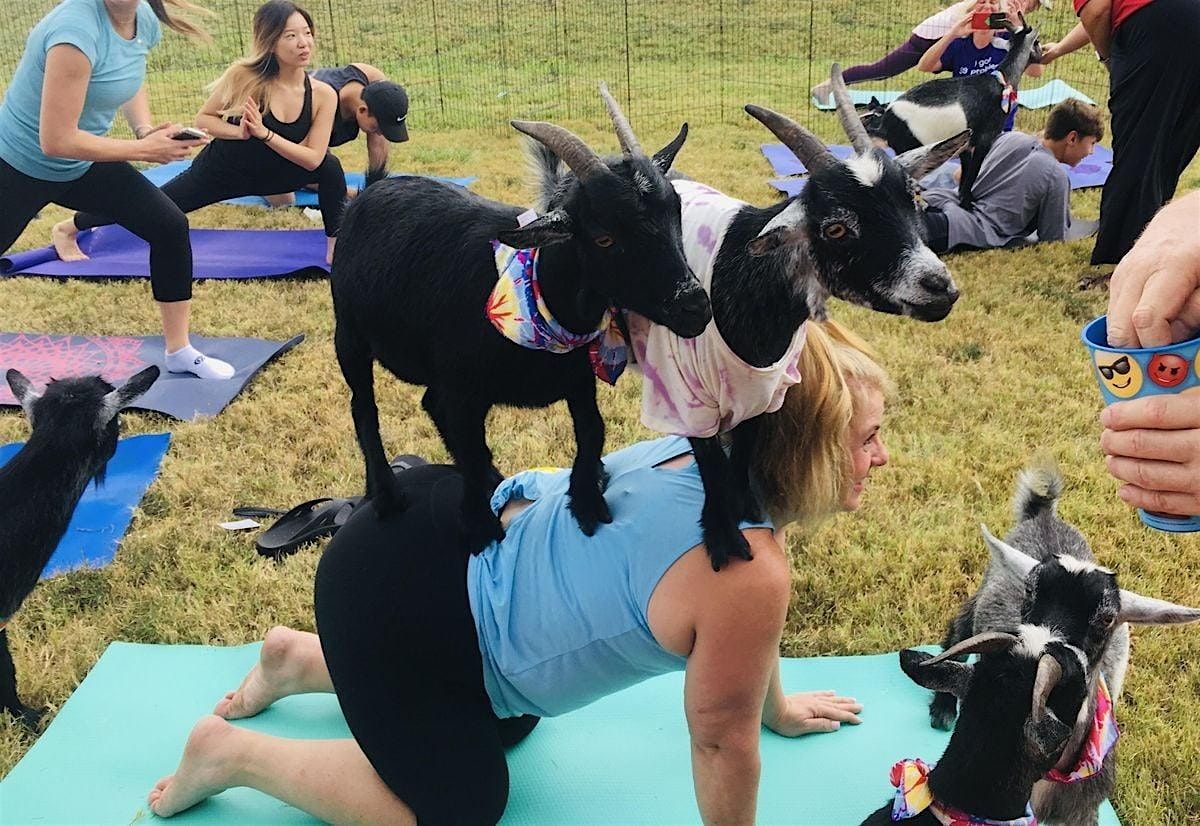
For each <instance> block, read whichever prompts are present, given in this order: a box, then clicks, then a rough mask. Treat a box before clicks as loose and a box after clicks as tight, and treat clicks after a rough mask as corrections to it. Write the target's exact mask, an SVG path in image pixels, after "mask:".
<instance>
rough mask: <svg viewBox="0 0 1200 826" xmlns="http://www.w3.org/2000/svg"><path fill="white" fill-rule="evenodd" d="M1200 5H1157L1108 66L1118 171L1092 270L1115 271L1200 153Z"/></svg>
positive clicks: (1117, 46)
mask: <svg viewBox="0 0 1200 826" xmlns="http://www.w3.org/2000/svg"><path fill="white" fill-rule="evenodd" d="M1198 44H1200V0H1155V2H1153V3H1151V4H1150V5H1148V6H1144V7H1143V8H1141V9H1138V10H1137V11H1136V12H1134V13H1133V14H1132V15H1130V16H1129V18H1128V19H1126V20H1125V22H1124V23H1122V24H1121V26H1120V28H1118V29H1117V31H1116V34H1115V35H1114V36H1113V42H1112V54H1111V56H1110V58H1109V61H1108V69H1109V73H1110V79H1109V82H1110V97H1109V100H1108V108H1109V111H1110V112H1111V113H1112V140H1113V168H1112V172H1111V173H1110V174H1109V176H1108V181H1106V182H1105V184H1104V194H1103V195H1102V196H1101V198H1100V229H1099V231H1098V232H1097V234H1096V246H1095V247H1094V248H1093V250H1092V263H1093V264H1116V263H1118V262H1119V261H1120V260H1121V258H1122V257H1123V256H1124V255H1125V253H1127V252H1129V249H1130V248H1131V247H1132V246H1133V242H1134V241H1136V240H1137V237H1138V235H1140V234H1141V232H1142V230H1143V229H1144V228H1145V226H1146V224H1148V223H1149V222H1150V219H1151V218H1153V217H1154V213H1155V212H1157V211H1158V210H1159V208H1161V207H1162V205H1163V204H1165V203H1166V202H1167V201H1169V200H1170V199H1171V196H1172V194H1173V193H1174V192H1175V187H1176V186H1177V185H1178V184H1179V176H1180V175H1182V174H1183V170H1184V169H1185V168H1186V167H1187V165H1188V164H1189V163H1191V161H1192V158H1194V157H1195V156H1196V150H1197V148H1198V147H1200V48H1197V46H1198Z"/></svg>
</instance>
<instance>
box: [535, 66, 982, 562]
mask: <svg viewBox="0 0 1200 826" xmlns="http://www.w3.org/2000/svg"><path fill="white" fill-rule="evenodd" d="M832 82H833V93H834V97H835V99H836V100H837V101H838V111H839V114H840V116H841V121H842V125H843V127H844V128H845V130H846V133H847V135H848V136H849V137H850V140H851V142H852V143H853V144H854V147H855V149H856V150H857V152H858V154H857V155H856V156H855V157H853V158H851V159H849V160H848V161H840V160H838V159H837V158H836V157H834V155H833V154H832V153H831V152H830V151H829V150H828V149H827V148H826V146H825V144H823V143H822V142H821V141H820V139H818V138H817V137H816V136H815V135H813V134H812V133H811V132H809V131H808V130H806V129H804V128H803V127H802V126H800V125H798V124H796V123H794V122H793V121H791V120H789V119H788V118H786V117H784V116H783V115H780V114H778V113H776V112H772V111H770V110H768V109H763V108H761V107H758V106H747V107H746V111H747V112H749V113H750V114H751V115H752V116H754V117H755V118H757V119H758V120H759V121H761V122H762V123H763V124H764V125H766V126H767V128H768V129H770V130H771V131H772V132H773V133H774V134H775V135H776V137H778V138H779V139H780V140H781V141H783V143H784V144H785V145H787V146H788V148H790V149H791V150H792V151H793V152H794V153H796V155H797V156H798V157H799V158H800V160H801V161H803V162H804V164H805V165H806V166H807V168H808V169H809V171H810V177H809V181H808V184H807V185H806V187H805V188H804V190H803V191H802V192H801V193H800V194H799V195H797V196H795V197H793V198H791V199H788V200H784V201H780V202H779V203H776V204H773V205H771V206H769V207H756V206H752V205H751V204H747V203H744V202H741V201H735V200H734V199H731V198H727V197H726V196H723V195H721V194H720V193H718V192H716V191H715V190H711V189H708V188H706V187H703V186H700V185H697V184H695V183H694V182H692V181H686V180H683V181H681V180H676V181H674V185H675V187H676V189H677V191H678V192H679V193H680V194H681V197H682V205H683V222H684V238H685V250H686V252H687V254H688V263H689V264H690V265H691V267H692V269H693V271H695V272H696V274H697V275H698V276H699V277H700V278H701V279H702V280H703V281H704V282H705V287H706V288H708V289H709V295H710V298H711V300H712V307H713V322H714V323H713V325H710V326H709V327H708V329H707V330H706V331H705V333H704V334H703V336H704V337H705V339H704V341H703V342H701V340H700V339H697V342H701V343H698V344H697V347H700V346H703V347H705V348H711V349H716V348H717V347H721V345H719V344H718V345H712V344H711V342H710V341H709V337H713V336H715V337H718V339H723V340H724V346H723V347H721V350H724V348H728V350H730V351H732V353H733V355H734V356H736V357H737V358H738V359H740V360H741V361H742V362H744V363H745V364H746V365H749V366H750V367H752V368H756V369H758V368H765V367H769V366H772V365H776V364H777V363H781V360H782V359H784V357H785V355H787V354H788V353H789V352H790V351H791V349H792V348H793V345H794V344H795V342H796V341H797V333H798V331H799V330H800V328H801V326H802V325H803V324H804V322H805V321H807V320H808V319H809V318H815V319H818V320H823V319H824V318H825V317H826V309H825V301H826V299H827V297H828V296H829V295H830V294H831V293H832V294H833V295H836V296H838V297H840V298H843V299H845V300H847V301H850V302H853V303H855V304H860V305H863V306H866V307H870V308H872V309H875V310H879V311H881V312H885V313H896V314H903V315H910V316H913V317H915V318H918V319H921V320H924V321H937V320H940V319H942V318H944V317H945V316H946V315H947V314H948V313H949V312H950V308H951V307H952V306H953V304H954V302H955V300H956V299H957V298H958V291H957V289H956V288H955V286H954V281H953V279H952V278H951V276H950V273H949V271H948V270H947V269H946V266H945V264H943V263H942V262H941V261H940V260H938V258H937V256H936V255H934V254H933V252H932V251H930V249H929V248H928V247H927V246H926V245H925V243H924V242H923V241H922V239H921V220H920V215H919V212H920V202H919V200H918V199H917V198H916V192H917V186H916V183H915V181H916V179H917V178H920V177H921V176H922V175H924V174H926V173H927V172H928V171H930V170H932V169H934V168H936V167H937V166H939V165H940V164H942V163H943V162H944V161H946V160H947V159H948V158H950V157H952V156H953V155H954V154H956V153H957V152H958V151H959V150H961V149H962V147H963V145H965V143H966V141H967V135H966V134H965V133H964V134H962V135H959V136H956V137H954V138H951V139H950V140H947V141H943V142H942V143H940V144H938V145H937V146H934V147H924V148H920V149H917V150H914V151H913V152H909V153H907V154H905V155H901V156H900V157H898V158H896V159H895V160H893V159H891V158H889V157H888V156H887V154H886V153H884V152H883V151H882V150H879V149H877V148H876V147H875V146H874V145H873V143H872V142H871V140H870V138H869V137H868V135H867V133H866V130H865V129H864V128H863V126H862V123H861V122H860V121H859V119H858V118H857V116H856V115H855V112H854V106H853V104H852V103H851V102H850V97H849V94H848V93H847V92H846V87H845V84H844V82H843V81H842V76H841V71H840V69H839V68H838V67H837V66H834V70H833V76H832ZM606 99H607V98H606ZM608 100H609V102H610V103H609V105H610V109H612V110H613V112H614V115H613V120H614V123H616V124H617V135H618V137H619V138H620V141H621V146H622V148H623V149H624V150H625V152H626V154H627V155H629V156H636V155H637V154H638V153H639V152H640V149H639V148H638V145H637V141H636V139H635V138H634V136H633V131H632V129H631V128H630V127H629V124H628V122H627V121H625V119H624V117H623V116H621V115H620V113H619V110H617V109H616V108H615V103H614V102H611V99H608ZM537 160H539V161H540V163H541V169H540V170H539V172H540V177H541V188H542V197H543V199H544V200H545V201H546V202H547V203H553V201H554V199H555V198H558V197H561V193H562V192H563V191H566V190H569V189H570V187H572V186H574V185H575V184H574V180H575V176H574V175H573V174H571V173H570V172H568V171H567V170H565V169H564V168H563V167H562V165H561V164H559V162H558V159H557V158H556V157H555V156H554V155H553V153H550V152H542V153H541V157H540V158H538V159H537ZM672 174H673V175H674V173H672ZM689 193H692V194H689ZM697 193H698V194H697ZM714 201H718V202H719V203H718V210H719V211H720V214H721V215H722V218H721V221H722V223H721V225H720V226H710V225H709V224H708V223H706V221H707V216H708V215H709V214H710V208H711V205H712V203H713V202H714ZM631 309H633V308H631ZM629 316H630V320H629V328H630V331H631V332H632V333H633V336H634V352H635V353H638V352H639V350H641V351H642V352H643V354H644V352H645V344H644V339H645V336H643V335H641V330H642V329H644V328H645V327H646V326H647V325H645V324H644V320H642V319H637V318H636V317H635V316H636V311H635V312H631V313H630V314H629ZM650 321H651V322H654V319H650ZM649 326H652V327H654V329H652V330H651V331H650V333H649V336H652V337H653V336H659V335H661V336H667V337H672V338H673V334H672V332H671V331H669V330H664V329H663V328H662V327H661V326H656V325H654V324H652V325H649ZM689 344H690V342H689ZM668 349H675V344H674V343H673V341H672V342H667V343H666V344H665V345H664V348H663V352H666V351H667V350H668ZM708 351H709V350H708V349H706V350H705V352H708ZM693 352H694V350H693ZM652 355H653V351H652ZM793 355H794V354H793ZM639 358H642V356H641V355H639ZM701 358H704V357H701ZM663 360H664V361H672V362H673V364H654V365H649V366H648V365H646V364H643V365H642V369H643V372H644V374H645V375H646V376H647V377H649V375H650V373H649V370H650V369H651V368H653V369H654V370H655V371H663V370H672V369H677V367H678V365H679V364H682V363H683V362H684V361H685V360H686V355H684V354H681V355H680V358H678V359H676V358H674V355H672V356H669V357H664V359H663ZM793 364H794V359H793ZM791 366H792V365H782V366H781V368H780V370H779V372H780V374H782V372H783V369H785V368H787V367H791ZM659 374H660V375H661V372H659ZM652 383H653V380H652V379H649V378H647V381H646V383H645V385H644V390H643V393H644V394H649V393H650V392H651V389H650V385H651V384H652ZM720 389H724V388H723V387H722V388H720ZM720 389H718V388H712V387H705V388H704V392H705V393H706V394H707V397H706V400H707V399H711V398H715V397H717V396H719V395H721V393H720ZM767 395H768V397H769V395H770V393H769V391H768V393H767ZM779 398H782V396H779ZM682 406H684V407H686V406H689V405H687V404H684V405H682ZM646 410H647V408H646V406H645V404H644V405H643V421H644V422H645V423H646V424H647V425H649V426H650V427H656V428H659V429H665V428H667V427H669V426H671V423H669V422H660V421H655V420H653V419H652V418H648V416H647V413H646ZM726 412H727V411H724V410H722V411H720V414H721V415H722V416H724V414H726ZM761 412H763V410H762V409H759V410H757V411H753V410H751V411H748V413H750V414H753V415H752V416H751V417H749V418H746V419H745V420H742V421H740V422H734V423H733V424H736V426H735V427H733V429H732V450H731V453H730V457H729V459H728V460H727V459H726V455H725V452H724V451H723V449H722V446H721V442H720V440H719V435H707V434H706V435H704V436H696V434H695V432H681V431H675V432H678V433H679V434H680V435H685V436H690V437H693V438H691V444H692V449H693V452H694V455H695V457H696V464H697V466H698V468H699V470H700V474H701V478H702V479H703V481H704V487H705V504H704V509H703V513H702V517H701V524H702V526H703V529H704V542H705V546H706V547H707V549H708V552H709V554H710V557H711V561H712V564H713V567H714V568H716V569H720V568H721V567H722V566H723V565H724V564H725V563H726V561H727V560H728V558H729V557H730V556H738V557H742V558H748V557H749V546H748V544H747V542H746V540H745V538H744V537H743V535H742V533H741V531H740V530H738V522H739V521H740V520H741V519H742V518H750V519H756V518H757V517H758V513H757V511H758V507H757V505H756V504H755V502H754V499H755V497H754V496H753V495H752V493H751V484H750V480H749V464H750V461H751V458H752V457H751V454H752V453H753V450H754V445H755V443H756V439H757V436H756V424H755V418H754V416H757V413H761ZM715 427H716V425H715V423H714V424H713V427H712V428H709V429H710V430H711V429H714V428H715Z"/></svg>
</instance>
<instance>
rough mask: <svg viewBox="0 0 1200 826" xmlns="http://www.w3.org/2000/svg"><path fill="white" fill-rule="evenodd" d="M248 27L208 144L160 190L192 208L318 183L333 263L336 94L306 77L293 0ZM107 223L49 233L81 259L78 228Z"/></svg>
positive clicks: (305, 36)
mask: <svg viewBox="0 0 1200 826" xmlns="http://www.w3.org/2000/svg"><path fill="white" fill-rule="evenodd" d="M253 30H254V52H253V54H251V55H250V56H249V57H245V58H242V59H241V60H239V61H237V62H236V63H234V64H233V65H232V66H230V67H229V68H228V69H226V70H225V73H224V74H222V75H221V77H220V78H218V79H217V81H216V82H215V83H214V84H213V85H212V89H211V95H210V96H209V98H208V100H207V101H206V102H205V104H204V106H203V107H202V108H201V109H200V114H198V115H197V116H196V125H197V126H199V127H200V128H202V129H203V130H204V131H206V132H207V133H208V134H210V135H211V136H212V137H213V138H214V140H213V141H212V143H210V144H209V145H208V146H206V147H205V148H204V149H203V150H201V152H200V154H198V155H197V156H196V159H195V160H194V161H193V162H192V165H191V167H189V168H188V169H187V170H186V171H184V172H182V173H180V174H179V175H177V176H176V177H174V178H172V179H171V180H170V181H167V183H165V184H163V187H162V191H163V193H165V194H166V196H167V197H168V198H170V199H171V200H172V201H174V202H175V204H177V205H178V206H179V208H180V209H181V210H183V211H184V212H194V211H195V210H197V209H200V208H201V207H205V206H208V205H209V204H215V203H218V202H220V201H224V200H226V199H228V198H238V197H241V196H244V195H276V194H278V193H281V192H292V191H293V190H295V189H297V188H299V187H302V186H305V185H307V184H310V183H319V184H320V185H321V188H320V208H321V218H322V219H323V221H324V224H325V236H326V238H327V239H328V243H327V247H326V261H327V262H329V261H332V260H333V245H334V239H335V238H336V236H337V233H338V228H339V227H340V226H341V223H342V212H343V211H344V209H345V201H346V176H345V174H344V173H343V172H342V164H341V162H340V161H339V160H338V159H337V158H336V157H334V156H333V155H332V154H330V152H329V135H330V132H331V130H332V128H333V119H334V116H335V114H336V113H337V93H336V92H334V91H333V88H332V87H331V86H329V85H328V84H326V83H322V82H321V81H319V80H314V79H312V78H310V77H309V76H308V75H307V74H306V73H305V71H304V70H305V67H306V66H308V64H309V63H310V61H311V60H312V55H313V50H314V49H315V48H316V43H315V40H314V38H313V23H312V17H311V16H310V15H309V13H308V12H307V11H305V10H304V9H302V8H300V7H299V6H297V5H296V4H295V3H292V2H289V0H270V2H267V3H264V4H263V5H261V6H259V7H258V10H257V11H256V12H255V13H254V23H253ZM109 223H112V219H111V217H110V216H109V215H107V214H106V213H103V212H94V213H93V212H80V213H77V214H76V215H75V218H74V219H73V220H72V221H64V222H62V223H61V224H59V225H58V226H56V227H55V228H54V230H55V234H56V235H57V236H58V237H59V238H61V239H62V243H63V245H64V246H65V247H66V249H67V251H68V252H69V254H71V255H80V256H81V255H82V253H80V252H79V251H78V246H77V245H76V244H75V235H76V232H77V231H78V230H83V229H90V228H92V227H97V226H102V225H104V224H109ZM56 246H57V245H56ZM60 254H61V252H60Z"/></svg>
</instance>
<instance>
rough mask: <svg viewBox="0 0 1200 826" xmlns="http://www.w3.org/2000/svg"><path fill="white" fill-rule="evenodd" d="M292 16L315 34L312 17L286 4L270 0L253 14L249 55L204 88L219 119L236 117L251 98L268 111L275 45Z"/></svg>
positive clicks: (283, 0) (275, 63) (275, 67)
mask: <svg viewBox="0 0 1200 826" xmlns="http://www.w3.org/2000/svg"><path fill="white" fill-rule="evenodd" d="M176 2H178V0H176ZM296 13H299V14H300V15H301V16H302V17H303V18H304V21H305V22H306V23H308V28H309V29H310V30H312V31H313V32H315V31H316V28H315V27H314V26H313V19H312V15H310V14H309V13H308V12H307V11H305V10H304V9H302V8H300V7H299V6H297V5H296V4H295V3H292V2H290V1H289V0H270V2H267V3H263V4H262V5H261V6H259V7H258V10H257V11H255V12H254V23H253V32H254V45H253V47H252V48H253V51H252V52H251V54H250V55H248V56H247V57H243V58H241V59H240V60H237V61H235V62H234V63H233V65H232V66H230V67H229V68H228V69H226V70H225V71H224V73H223V74H222V75H221V76H220V77H219V78H217V79H216V80H214V81H213V82H212V83H211V84H209V86H208V92H209V94H215V95H217V99H218V100H220V101H221V109H220V115H221V117H225V118H228V117H230V116H233V115H240V114H241V113H242V103H243V102H244V101H245V100H246V99H247V98H253V99H254V102H255V103H257V104H258V108H259V110H261V111H262V112H266V111H268V110H269V109H270V108H271V81H273V80H274V79H275V78H276V77H277V76H278V75H279V61H277V60H276V59H275V44H276V43H278V42H279V38H280V37H282V36H283V31H284V29H285V28H286V27H287V21H288V20H289V19H290V18H291V16H292V15H293V14H296Z"/></svg>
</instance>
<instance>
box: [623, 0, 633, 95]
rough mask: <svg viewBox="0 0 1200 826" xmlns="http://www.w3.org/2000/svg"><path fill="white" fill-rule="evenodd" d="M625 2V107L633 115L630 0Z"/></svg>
mask: <svg viewBox="0 0 1200 826" xmlns="http://www.w3.org/2000/svg"><path fill="white" fill-rule="evenodd" d="M624 2H625V108H626V110H627V111H629V113H630V115H629V116H630V117H633V73H632V72H631V71H630V69H629V62H630V61H629V52H630V51H631V49H632V46H631V44H630V42H629V0H624Z"/></svg>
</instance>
